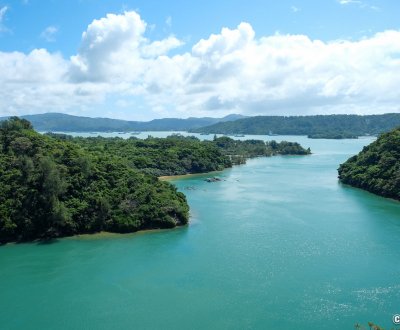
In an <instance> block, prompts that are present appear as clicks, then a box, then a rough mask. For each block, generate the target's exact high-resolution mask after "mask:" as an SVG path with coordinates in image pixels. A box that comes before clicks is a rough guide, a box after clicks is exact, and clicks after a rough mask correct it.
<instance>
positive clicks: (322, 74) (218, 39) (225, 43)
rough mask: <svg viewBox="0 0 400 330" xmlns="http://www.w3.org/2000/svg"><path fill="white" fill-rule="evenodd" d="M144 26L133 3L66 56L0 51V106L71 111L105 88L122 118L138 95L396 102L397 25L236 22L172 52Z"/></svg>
mask: <svg viewBox="0 0 400 330" xmlns="http://www.w3.org/2000/svg"><path fill="white" fill-rule="evenodd" d="M146 28H147V24H146V22H144V21H143V20H142V18H141V17H140V16H139V15H138V14H137V13H136V12H126V13H124V14H121V15H114V14H109V15H107V16H106V17H105V18H102V19H100V20H94V21H93V22H92V23H91V24H90V25H89V26H88V28H87V30H86V31H85V32H84V33H83V34H82V41H81V46H80V48H79V51H78V53H77V54H76V55H75V56H72V57H71V58H70V59H65V58H63V57H62V55H61V54H58V53H49V52H48V51H47V50H44V49H37V50H34V51H32V52H31V53H29V54H23V53H19V52H12V53H4V52H3V53H1V52H0V72H2V75H1V76H0V109H2V110H1V111H2V112H3V113H2V114H3V115H4V114H11V113H13V114H16V113H26V112H27V111H28V110H27V109H29V111H30V112H31V113H34V112H38V111H50V110H51V111H72V109H73V111H74V112H76V109H83V110H84V109H85V108H92V109H93V108H95V107H97V106H98V105H101V104H104V102H106V100H107V97H108V96H111V99H115V103H114V105H115V106H117V107H119V108H120V109H124V110H123V111H126V118H135V117H138V115H136V114H135V112H134V111H135V110H134V104H136V102H135V100H137V99H140V102H144V103H145V105H146V106H147V107H148V108H149V113H150V112H151V113H158V114H159V116H182V117H188V116H203V115H212V116H220V115H224V114H227V113H232V112H236V113H243V114H249V115H255V114H265V115H268V114H281V115H288V114H315V113H359V114H367V113H385V112H398V111H399V104H400V92H399V89H398V86H399V85H400V75H398V72H399V69H400V31H395V30H392V31H384V32H381V33H378V34H376V35H374V36H371V37H369V38H363V39H361V40H358V41H346V40H338V41H331V42H323V41H320V40H312V39H310V38H309V37H307V36H304V35H280V34H275V35H272V36H264V37H256V34H255V31H254V30H253V28H252V26H251V25H250V24H248V23H240V24H239V25H238V26H237V28H235V29H229V28H223V29H222V30H221V32H220V33H218V34H212V35H210V36H209V37H208V38H206V39H202V40H200V41H198V42H197V43H196V44H194V45H193V47H192V49H191V50H190V51H188V52H185V53H180V54H177V55H173V56H172V55H168V52H169V51H170V50H171V49H174V48H176V47H179V46H180V45H181V44H182V42H181V41H180V40H179V39H177V38H176V37H174V36H169V37H166V38H165V39H162V40H149V39H148V38H146V36H145V32H146ZM110 106H112V104H111V105H110ZM125 107H126V108H125ZM121 111H122V110H121ZM99 115H101V114H99ZM141 115H143V114H141Z"/></svg>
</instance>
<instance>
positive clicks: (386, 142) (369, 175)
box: [338, 128, 400, 200]
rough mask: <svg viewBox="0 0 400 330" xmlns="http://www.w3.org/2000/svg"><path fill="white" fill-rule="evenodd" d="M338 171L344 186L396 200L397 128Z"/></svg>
mask: <svg viewBox="0 0 400 330" xmlns="http://www.w3.org/2000/svg"><path fill="white" fill-rule="evenodd" d="M338 171H339V179H340V181H341V182H343V183H345V184H349V185H352V186H354V187H358V188H361V189H365V190H367V191H370V192H372V193H374V194H377V195H380V196H384V197H390V198H394V199H397V200H400V128H397V129H395V130H393V131H391V132H389V133H385V134H383V135H381V136H380V137H379V138H378V139H377V140H376V141H375V142H373V143H371V144H370V145H369V146H366V147H364V149H363V150H362V151H361V152H360V153H359V154H358V155H356V156H353V157H351V158H350V159H349V160H347V161H346V162H345V163H344V164H342V165H340V167H339V170H338Z"/></svg>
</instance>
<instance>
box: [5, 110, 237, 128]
mask: <svg viewBox="0 0 400 330" xmlns="http://www.w3.org/2000/svg"><path fill="white" fill-rule="evenodd" d="M8 118H9V117H2V118H1V117H0V121H2V120H7V119H8ZM21 118H22V119H26V120H28V121H29V122H30V123H31V124H32V125H33V128H34V129H36V130H37V131H41V132H138V131H187V130H190V129H194V128H198V127H203V126H208V125H212V124H215V123H219V122H224V121H230V120H236V119H241V118H245V116H242V115H236V114H232V115H228V116H225V117H223V118H211V117H203V118H193V117H191V118H187V119H181V118H163V119H154V120H151V121H147V122H145V121H128V120H120V119H110V118H90V117H82V116H72V115H67V114H63V113H44V114H37V115H26V116H21Z"/></svg>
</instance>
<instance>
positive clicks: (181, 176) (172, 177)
mask: <svg viewBox="0 0 400 330" xmlns="http://www.w3.org/2000/svg"><path fill="white" fill-rule="evenodd" d="M224 170H226V169H224ZM224 170H222V171H211V172H204V173H188V174H179V175H164V176H159V177H158V179H159V180H161V181H173V180H178V179H185V178H191V177H201V176H207V175H212V174H217V173H222V172H223V171H224Z"/></svg>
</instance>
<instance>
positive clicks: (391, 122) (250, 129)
mask: <svg viewBox="0 0 400 330" xmlns="http://www.w3.org/2000/svg"><path fill="white" fill-rule="evenodd" d="M397 126H400V113H392V114H384V115H370V116H358V115H326V116H325V115H318V116H293V117H281V116H258V117H250V118H244V119H239V120H236V121H233V122H225V123H217V124H214V125H212V126H207V127H202V128H198V129H193V130H191V131H192V132H197V133H221V134H262V135H264V134H270V135H271V134H272V135H273V134H278V135H311V137H316V138H321V137H327V138H329V137H338V138H340V137H341V136H342V137H354V136H362V135H376V134H380V133H383V132H387V131H389V130H391V129H393V128H395V127H397Z"/></svg>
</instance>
